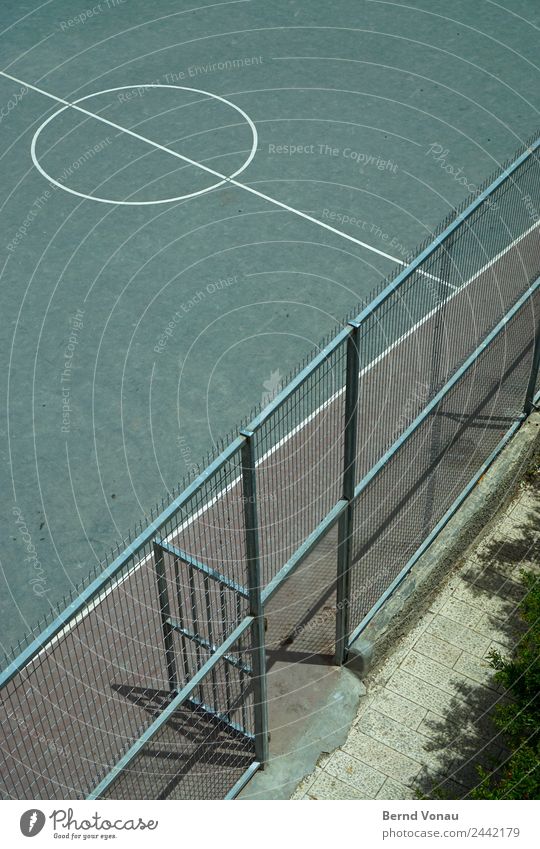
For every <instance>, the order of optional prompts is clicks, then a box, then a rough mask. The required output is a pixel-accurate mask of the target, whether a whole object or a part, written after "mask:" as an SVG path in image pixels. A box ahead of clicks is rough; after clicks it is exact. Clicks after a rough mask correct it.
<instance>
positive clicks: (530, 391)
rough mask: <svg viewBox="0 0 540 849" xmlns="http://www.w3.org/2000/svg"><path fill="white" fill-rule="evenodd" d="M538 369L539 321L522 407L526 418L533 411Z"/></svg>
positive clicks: (539, 356)
mask: <svg viewBox="0 0 540 849" xmlns="http://www.w3.org/2000/svg"><path fill="white" fill-rule="evenodd" d="M539 368H540V320H539V321H538V322H537V324H536V332H535V334H534V352H533V361H532V366H531V373H530V376H529V384H528V386H527V392H526V393H525V405H524V407H523V412H524V414H525V415H526V416H529V415H530V414H531V413H532V411H533V410H534V390H535V388H536V381H537V380H538V371H539Z"/></svg>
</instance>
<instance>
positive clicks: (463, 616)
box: [292, 476, 540, 799]
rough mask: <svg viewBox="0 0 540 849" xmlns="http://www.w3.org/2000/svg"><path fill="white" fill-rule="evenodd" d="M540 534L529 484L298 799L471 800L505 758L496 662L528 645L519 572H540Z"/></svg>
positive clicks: (385, 671)
mask: <svg viewBox="0 0 540 849" xmlns="http://www.w3.org/2000/svg"><path fill="white" fill-rule="evenodd" d="M537 477H538V476H537ZM539 529H540V486H539V483H538V479H537V480H536V481H530V480H529V481H527V480H525V481H524V482H523V483H522V484H520V486H519V488H518V490H517V492H516V494H515V496H514V498H513V500H512V501H511V503H510V504H509V506H508V507H507V508H506V509H505V510H503V512H502V513H501V514H499V515H498V516H497V517H495V518H494V519H493V520H492V522H491V524H490V526H489V527H488V528H487V529H486V533H485V535H484V536H483V537H482V539H481V541H480V542H478V541H477V542H476V543H475V544H474V545H473V546H472V547H471V548H470V549H469V551H468V552H467V553H466V556H465V557H464V559H463V560H462V562H461V563H458V564H456V568H455V570H453V571H452V574H451V576H450V577H449V579H448V580H447V581H446V583H445V584H444V585H443V586H441V588H440V590H438V591H437V593H436V594H435V595H434V596H433V597H432V601H431V603H430V605H429V609H427V610H426V612H425V613H424V614H423V615H422V616H421V618H420V619H419V621H418V622H417V623H416V625H415V627H414V628H413V629H412V630H411V631H410V632H409V633H408V634H407V635H406V636H405V637H404V638H402V639H401V640H400V641H399V642H398V643H397V644H396V646H395V647H394V648H393V649H392V651H391V652H390V654H389V655H387V657H386V660H385V661H384V662H383V663H382V664H380V665H379V666H378V667H377V668H376V669H374V671H373V672H372V673H371V674H369V675H368V676H367V677H366V678H365V680H364V683H365V684H366V687H367V694H366V696H365V697H364V698H363V699H362V700H361V703H360V707H359V710H358V714H357V716H356V719H355V721H354V723H353V726H352V728H351V730H350V732H349V734H348V737H347V740H346V741H345V743H344V744H343V745H342V746H341V747H340V748H339V749H336V750H335V751H333V752H332V753H330V754H325V755H323V756H322V757H321V758H320V759H319V761H318V764H317V766H316V768H315V770H314V771H313V772H312V773H311V774H310V775H308V776H307V777H306V778H305V779H304V780H303V781H302V782H301V783H300V784H299V786H298V787H297V789H296V791H295V793H294V794H293V796H292V798H293V799H412V798H416V795H417V793H418V792H420V793H422V794H425V795H426V796H428V797H432V796H437V795H440V796H442V797H443V798H444V797H446V798H453V799H456V798H462V797H464V796H466V794H467V792H468V791H469V790H470V789H471V788H472V787H473V786H474V785H475V784H476V783H477V781H478V777H477V773H476V770H475V766H474V765H475V764H477V763H482V764H484V765H485V766H490V765H493V764H495V763H500V762H501V761H502V760H504V751H503V747H502V744H501V740H500V738H498V737H497V736H495V737H494V736H493V735H494V731H493V726H492V725H491V722H490V719H489V713H490V711H491V710H492V709H493V706H494V705H495V704H496V703H497V701H499V700H500V699H501V692H500V689H499V688H498V686H497V685H496V684H495V683H494V681H493V670H492V668H491V667H490V666H489V664H488V662H487V659H486V658H487V655H488V654H489V652H490V650H491V649H493V648H496V649H498V650H500V651H501V652H502V653H508V652H509V651H511V649H512V647H513V645H515V643H516V641H517V640H518V639H519V634H520V632H521V629H522V625H521V622H520V620H519V617H518V615H517V609H518V607H519V603H520V600H521V599H522V597H523V592H524V591H523V588H522V586H521V585H520V583H519V573H520V571H521V570H522V569H523V568H526V569H532V568H534V569H536V570H537V569H538V566H537V565H535V561H536V564H537V563H538V559H539V558H538V552H539Z"/></svg>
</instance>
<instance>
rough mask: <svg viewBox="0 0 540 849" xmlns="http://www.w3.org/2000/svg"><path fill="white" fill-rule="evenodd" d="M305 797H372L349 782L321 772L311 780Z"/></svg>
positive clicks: (320, 798) (321, 798)
mask: <svg viewBox="0 0 540 849" xmlns="http://www.w3.org/2000/svg"><path fill="white" fill-rule="evenodd" d="M304 798H307V799H319V800H323V799H372V798H373V796H366V795H364V793H363V792H362V791H361V790H359V789H357V788H355V787H352V786H351V785H350V784H348V783H345V782H344V781H340V779H339V778H336V777H335V776H333V775H328V773H326V772H321V773H320V774H319V775H318V776H317V779H316V780H315V781H314V782H313V784H312V785H311V787H310V788H309V790H308V792H307V793H306V795H305V797H304Z"/></svg>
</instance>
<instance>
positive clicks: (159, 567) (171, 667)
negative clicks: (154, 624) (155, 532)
mask: <svg viewBox="0 0 540 849" xmlns="http://www.w3.org/2000/svg"><path fill="white" fill-rule="evenodd" d="M154 568H155V570H156V579H157V590H158V596H159V610H160V613H161V627H162V629H163V642H164V643H165V660H166V662H167V675H168V678H169V686H170V689H171V692H174V691H175V690H178V676H177V672H176V659H175V654H174V642H173V628H172V627H171V624H170V621H169V619H170V615H171V611H170V607H169V591H168V589H167V578H166V577H165V559H164V552H163V549H162V547H161V546H160V545H159V544H158V543H157V542H154Z"/></svg>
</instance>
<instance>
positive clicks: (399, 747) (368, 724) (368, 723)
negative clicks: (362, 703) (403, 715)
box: [363, 710, 431, 763]
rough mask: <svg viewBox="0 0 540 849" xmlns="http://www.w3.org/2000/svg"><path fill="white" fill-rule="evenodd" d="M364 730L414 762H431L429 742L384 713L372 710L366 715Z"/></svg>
mask: <svg viewBox="0 0 540 849" xmlns="http://www.w3.org/2000/svg"><path fill="white" fill-rule="evenodd" d="M363 730H364V733H365V734H369V735H370V736H371V737H374V738H375V740H378V741H379V742H380V743H384V744H385V745H386V746H389V747H390V748H392V749H396V751H398V752H401V754H402V755H406V756H407V757H409V758H411V759H412V760H415V761H418V762H419V763H426V762H427V761H429V760H431V755H430V752H429V750H428V742H427V741H426V738H425V737H424V736H423V735H422V734H418V732H416V731H412V730H411V729H410V728H406V727H405V726H403V725H401V724H400V723H399V722H395V721H394V720H393V719H390V718H389V717H388V716H384V714H382V713H378V712H377V711H375V710H370V711H368V712H367V713H366V714H364V722H363Z"/></svg>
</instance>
